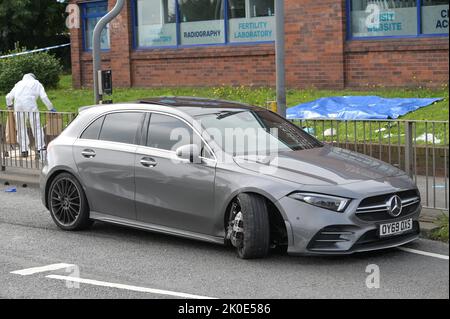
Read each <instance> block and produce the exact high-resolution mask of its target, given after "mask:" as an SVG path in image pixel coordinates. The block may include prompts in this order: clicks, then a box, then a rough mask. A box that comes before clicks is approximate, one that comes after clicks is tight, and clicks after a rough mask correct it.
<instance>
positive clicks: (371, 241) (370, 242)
mask: <svg viewBox="0 0 450 319" xmlns="http://www.w3.org/2000/svg"><path fill="white" fill-rule="evenodd" d="M419 233H420V225H419V222H417V221H414V222H413V229H412V230H411V231H408V232H406V233H404V234H401V235H398V236H393V237H386V238H380V236H379V235H378V230H377V229H374V230H371V231H368V232H367V233H365V234H364V235H363V236H361V238H360V239H359V240H358V241H357V242H356V244H355V245H354V246H353V248H352V249H361V248H365V249H369V248H371V247H376V246H379V245H380V244H381V245H389V244H395V243H397V242H399V241H402V240H405V239H408V238H410V237H411V238H412V237H415V236H417V235H418V234H419Z"/></svg>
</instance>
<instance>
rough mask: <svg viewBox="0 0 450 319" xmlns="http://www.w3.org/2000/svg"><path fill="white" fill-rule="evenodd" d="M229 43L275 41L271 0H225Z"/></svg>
mask: <svg viewBox="0 0 450 319" xmlns="http://www.w3.org/2000/svg"><path fill="white" fill-rule="evenodd" d="M227 1H228V3H229V5H228V10H229V11H228V12H229V14H228V17H229V23H228V25H229V41H230V42H231V43H239V42H255V41H275V19H274V13H275V8H274V1H273V0H227Z"/></svg>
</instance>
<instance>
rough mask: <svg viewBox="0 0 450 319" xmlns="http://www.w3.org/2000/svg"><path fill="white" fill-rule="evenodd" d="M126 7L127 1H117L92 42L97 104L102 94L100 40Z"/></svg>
mask: <svg viewBox="0 0 450 319" xmlns="http://www.w3.org/2000/svg"><path fill="white" fill-rule="evenodd" d="M124 5H125V0H117V2H116V5H115V6H114V8H113V9H112V10H111V11H110V12H108V13H107V14H106V15H105V16H104V17H102V18H101V19H100V21H98V23H97V25H96V26H95V29H94V36H93V40H92V42H93V43H92V61H93V69H94V74H93V76H94V98H95V100H94V102H95V104H98V103H100V93H99V76H98V72H99V71H100V70H101V56H100V54H101V47H100V39H101V35H102V31H103V30H104V29H105V27H106V25H107V24H108V23H110V22H111V21H112V20H114V18H115V17H117V16H118V15H119V14H120V12H121V11H122V9H123V7H124Z"/></svg>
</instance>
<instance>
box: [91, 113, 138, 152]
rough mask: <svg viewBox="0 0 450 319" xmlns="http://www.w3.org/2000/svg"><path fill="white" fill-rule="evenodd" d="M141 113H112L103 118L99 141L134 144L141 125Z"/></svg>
mask: <svg viewBox="0 0 450 319" xmlns="http://www.w3.org/2000/svg"><path fill="white" fill-rule="evenodd" d="M143 117H144V114H143V113H137V112H135V113H131V112H130V113H113V114H108V115H106V117H105V121H104V122H103V126H102V129H101V132H100V138H99V139H100V140H102V141H108V142H117V143H124V144H136V136H137V131H138V129H139V128H140V127H141V125H142V120H143Z"/></svg>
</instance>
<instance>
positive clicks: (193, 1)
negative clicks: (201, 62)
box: [178, 0, 225, 45]
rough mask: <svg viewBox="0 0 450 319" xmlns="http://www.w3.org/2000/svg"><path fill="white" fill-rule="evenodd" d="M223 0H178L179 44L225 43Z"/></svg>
mask: <svg viewBox="0 0 450 319" xmlns="http://www.w3.org/2000/svg"><path fill="white" fill-rule="evenodd" d="M223 2H224V1H223V0H179V1H178V5H179V8H180V20H181V26H180V33H181V37H180V38H181V44H182V45H192V44H218V43H225V23H224V21H225V20H224V8H223Z"/></svg>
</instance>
